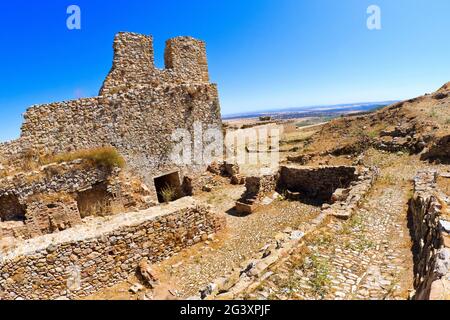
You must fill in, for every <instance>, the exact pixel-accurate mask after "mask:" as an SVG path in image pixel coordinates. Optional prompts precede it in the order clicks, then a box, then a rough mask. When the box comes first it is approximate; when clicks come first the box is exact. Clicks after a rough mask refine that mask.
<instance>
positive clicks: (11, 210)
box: [0, 33, 222, 224]
mask: <svg viewBox="0 0 450 320" xmlns="http://www.w3.org/2000/svg"><path fill="white" fill-rule="evenodd" d="M164 58H165V69H163V70H160V69H158V68H156V67H155V65H154V53H153V38H152V37H151V36H145V35H140V34H134V33H119V34H117V35H116V37H115V40H114V60H113V66H112V68H111V71H110V73H109V74H108V76H107V78H106V80H105V81H104V83H103V86H102V88H101V90H100V95H99V96H98V97H94V98H84V99H78V100H73V101H64V102H56V103H50V104H45V105H38V106H33V107H31V108H29V109H28V110H27V112H26V113H25V115H24V118H25V121H24V123H23V125H22V130H21V136H20V138H19V139H17V140H15V141H11V142H8V143H3V144H0V165H1V167H0V171H2V172H4V173H3V174H2V175H3V176H4V177H5V176H8V177H6V178H4V179H7V180H3V181H2V180H1V179H0V212H2V210H3V211H6V213H5V214H3V215H2V221H8V219H7V217H8V216H13V217H17V216H24V211H25V209H24V208H25V207H26V206H27V203H28V202H29V200H28V198H30V196H31V195H33V194H34V193H39V194H40V193H45V192H44V191H45V190H44V191H43V190H40V191H37V190H35V191H36V192H33V191H30V190H27V192H25V193H26V194H27V196H26V197H24V196H23V194H24V192H22V191H21V188H20V187H19V186H18V187H14V188H11V181H10V180H11V179H15V180H16V184H20V177H19V178H17V175H16V176H14V175H13V178H11V174H7V173H5V172H8V171H14V170H13V169H11V167H17V165H18V164H20V163H22V162H24V161H28V160H30V158H33V157H34V158H38V157H40V156H42V155H46V156H47V155H58V154H64V153H70V152H74V151H77V150H88V149H93V148H99V147H112V148H115V149H116V150H117V152H118V153H119V154H120V155H121V156H122V157H123V158H124V159H125V161H126V165H127V171H128V172H130V173H132V174H133V175H134V176H136V177H137V178H139V179H140V180H141V181H142V182H144V183H145V185H146V187H148V189H149V190H148V192H147V191H146V192H144V193H147V195H146V197H147V199H146V200H147V201H149V200H151V201H153V202H163V199H162V197H161V189H162V188H164V187H165V186H170V187H173V188H177V190H179V192H180V193H183V192H184V193H185V194H186V195H190V194H189V193H190V192H191V190H192V184H193V183H195V178H196V176H197V175H198V174H199V173H200V172H203V171H204V170H205V167H203V166H202V165H189V164H186V165H180V164H176V163H174V162H173V161H171V159H170V153H171V152H172V149H173V146H174V141H173V140H172V134H173V132H174V131H175V130H177V129H184V130H186V131H187V132H189V133H191V135H192V136H194V135H193V131H194V123H201V124H202V126H203V127H204V128H202V129H211V128H217V129H219V130H221V126H222V123H221V114H220V105H219V98H218V91H217V86H216V85H215V84H211V83H210V82H209V76H208V65H207V59H206V48H205V43H204V42H202V41H199V40H195V39H193V38H191V37H177V38H174V39H170V40H168V41H167V43H166V49H165V55H164ZM23 171H24V172H27V171H30V170H23ZM37 171H42V172H46V171H48V169H46V168H44V169H42V168H38V169H37ZM69 171H70V170H69ZM72 171H73V170H72ZM36 175H38V174H36ZM76 175H77V174H76ZM19 176H20V174H19ZM78 176H80V175H79V174H78ZM94 176H95V175H94ZM14 177H16V178H17V179H16V178H14ZM0 178H1V175H0ZM59 178H61V176H60V177H59ZM78 178H79V177H78ZM109 178H110V177H106V176H105V177H103V178H102V179H98V181H90V182H89V181H84V180H83V181H79V183H76V184H75V188H74V187H72V188H66V187H63V186H62V185H61V186H60V188H59V190H54V189H55V188H53V189H52V190H51V191H52V193H55V192H60V191H61V192H62V191H64V192H67V191H70V192H81V191H83V189H84V190H86V189H89V188H92V187H93V186H97V187H98V185H99V184H101V183H104V185H108V183H107V182H106V180H108V179H109ZM74 179H75V180H76V181H77V178H74ZM44 180H45V179H44ZM51 180H52V179H47V180H45V181H44V182H42V183H41V185H42V184H46V183H47V184H52V181H51ZM94 180H95V179H94ZM110 180H111V179H110ZM53 183H54V184H58V183H59V182H58V181H57V182H53ZM12 184H14V183H12ZM62 184H64V183H62ZM32 185H33V184H30V185H29V186H28V188H32ZM77 188H78V189H79V190H76V189H77ZM102 188H103V189H105V188H106V187H102ZM22 189H23V186H22ZM41 189H42V188H41ZM44 189H45V188H44ZM56 189H58V188H56ZM67 189H69V190H67ZM141 191H142V190H141ZM47 193H48V192H47ZM140 193H142V192H140ZM71 201H72V202H73V200H71ZM49 205H51V206H54V205H55V203H51V204H49ZM28 207H30V206H28ZM3 216H5V217H4V218H3ZM30 219H31V217H30V216H27V220H30ZM63 220H64V219H63ZM69 224H70V223H69Z"/></svg>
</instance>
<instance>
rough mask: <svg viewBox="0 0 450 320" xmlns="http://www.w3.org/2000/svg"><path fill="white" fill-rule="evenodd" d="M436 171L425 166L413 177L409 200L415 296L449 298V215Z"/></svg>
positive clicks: (438, 298)
mask: <svg viewBox="0 0 450 320" xmlns="http://www.w3.org/2000/svg"><path fill="white" fill-rule="evenodd" d="M437 177H438V173H437V172H436V171H432V170H427V171H421V172H419V173H418V175H417V176H416V178H415V179H414V196H413V198H412V199H411V201H410V215H411V219H412V222H413V226H412V234H413V239H414V242H415V248H416V254H415V272H414V273H415V279H414V287H415V289H416V294H415V299H416V300H449V299H450V241H449V237H450V230H449V229H450V228H449V224H450V222H449V221H450V219H449V218H450V217H448V216H445V215H444V214H443V211H442V210H443V206H442V203H443V202H442V200H441V199H440V192H439V190H438V189H437V186H436V180H437Z"/></svg>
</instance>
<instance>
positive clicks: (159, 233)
mask: <svg viewBox="0 0 450 320" xmlns="http://www.w3.org/2000/svg"><path fill="white" fill-rule="evenodd" d="M222 223H223V222H222V219H220V218H218V217H217V216H216V215H215V214H214V213H213V212H211V211H210V209H209V207H208V206H206V205H203V204H201V203H198V202H196V201H195V200H194V199H192V198H183V199H180V200H178V201H176V202H174V203H171V204H169V205H163V206H160V207H154V208H151V209H148V210H145V211H141V212H136V213H129V214H121V215H117V216H113V217H110V218H107V219H105V218H103V219H96V220H93V221H91V222H89V223H87V224H86V225H81V226H77V227H74V228H72V229H70V230H66V231H63V232H60V233H58V234H54V235H45V236H42V237H39V238H35V239H32V240H28V241H26V242H24V243H23V244H21V245H20V246H18V247H17V248H15V249H13V250H10V251H8V252H3V253H2V252H0V299H18V298H23V299H56V298H58V297H61V296H64V297H68V298H70V299H73V298H78V297H82V296H86V295H89V294H92V293H95V292H97V291H98V290H100V289H102V288H105V287H109V286H112V285H114V284H116V283H118V282H120V281H124V280H126V279H127V278H128V277H129V276H130V274H131V273H133V272H134V271H135V270H136V268H137V266H138V264H139V262H140V261H141V260H142V259H143V258H148V259H149V261H151V262H152V263H155V262H158V261H161V260H163V259H166V258H168V257H170V256H172V255H173V254H175V253H177V252H179V251H180V250H182V249H183V248H186V247H188V246H190V245H193V244H195V243H198V242H200V241H202V240H204V239H206V238H207V236H208V235H209V234H213V233H215V232H217V231H218V230H219V229H220V228H221V226H222Z"/></svg>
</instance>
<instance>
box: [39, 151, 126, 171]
mask: <svg viewBox="0 0 450 320" xmlns="http://www.w3.org/2000/svg"><path fill="white" fill-rule="evenodd" d="M78 159H83V160H87V161H89V162H90V163H91V164H92V165H95V166H102V167H108V168H114V167H119V168H123V167H124V166H125V160H124V159H123V157H122V156H121V155H120V154H119V153H118V152H117V150H116V149H115V148H113V147H99V148H93V149H85V150H79V151H75V152H70V153H63V154H58V155H56V156H51V157H48V158H46V159H45V160H44V164H49V163H62V162H70V161H74V160H78Z"/></svg>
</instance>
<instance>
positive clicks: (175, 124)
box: [22, 84, 221, 186]
mask: <svg viewBox="0 0 450 320" xmlns="http://www.w3.org/2000/svg"><path fill="white" fill-rule="evenodd" d="M196 121H199V122H201V123H202V124H203V128H204V129H207V128H208V127H216V128H220V125H221V120H220V107H219V102H218V95H217V88H216V87H215V86H214V85H208V84H196V85H188V84H183V85H179V86H171V85H168V86H165V87H162V86H161V87H158V88H155V89H154V90H142V91H139V92H138V91H133V92H128V93H125V94H121V95H114V96H108V97H98V98H89V99H81V100H76V101H69V102H63V103H54V104H49V105H43V106H39V107H35V108H31V109H29V110H28V111H27V113H26V114H25V123H24V125H23V127H22V137H23V139H26V140H28V141H32V145H33V146H34V147H35V148H36V149H43V150H46V151H47V152H50V153H62V152H67V151H72V150H78V149H88V148H94V147H98V146H105V145H111V146H113V147H115V148H116V149H117V150H118V152H119V153H120V154H121V155H122V156H123V157H124V158H125V160H126V162H127V165H128V166H129V167H130V168H131V169H132V170H135V171H136V172H137V173H138V174H139V175H140V176H141V177H142V178H143V179H144V182H146V183H147V184H148V185H149V186H152V185H153V177H155V176H158V175H161V174H164V173H166V172H169V171H172V172H173V171H175V170H183V169H185V170H190V169H192V167H194V166H190V165H188V166H187V168H183V166H181V168H180V166H177V165H175V164H174V163H173V161H172V160H171V159H170V153H171V152H172V148H173V146H174V142H173V141H172V134H173V133H174V132H175V130H177V129H183V130H187V132H189V133H190V134H191V137H192V139H193V138H194V136H193V132H194V123H195V122H196ZM196 138H197V137H196ZM200 138H201V137H200ZM197 139H198V138H197ZM192 144H193V142H192Z"/></svg>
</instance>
